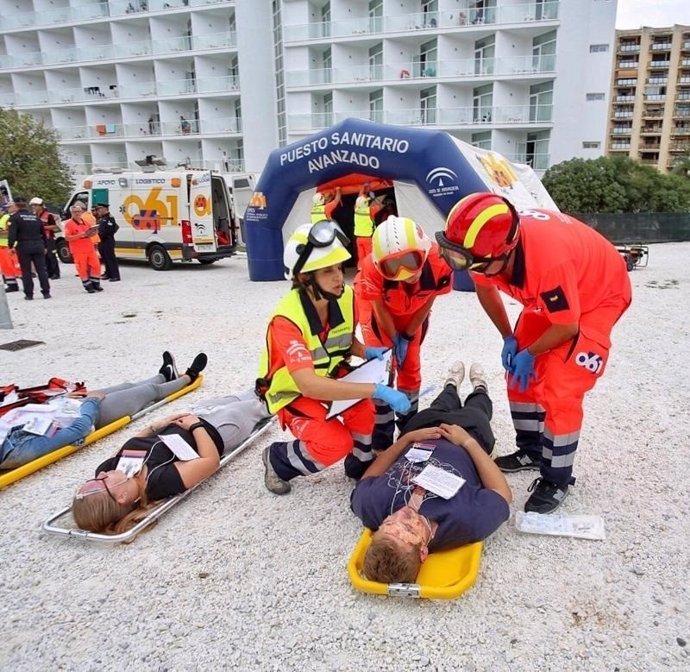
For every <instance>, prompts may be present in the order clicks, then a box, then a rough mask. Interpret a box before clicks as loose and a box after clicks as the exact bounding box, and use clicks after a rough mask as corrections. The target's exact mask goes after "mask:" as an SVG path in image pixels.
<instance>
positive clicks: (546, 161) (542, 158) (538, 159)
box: [508, 152, 551, 170]
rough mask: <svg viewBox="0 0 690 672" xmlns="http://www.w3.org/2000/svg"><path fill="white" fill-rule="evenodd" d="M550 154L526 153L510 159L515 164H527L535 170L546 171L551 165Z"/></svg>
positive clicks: (519, 153)
mask: <svg viewBox="0 0 690 672" xmlns="http://www.w3.org/2000/svg"><path fill="white" fill-rule="evenodd" d="M550 158H551V155H550V154H544V153H536V154H527V153H526V152H518V153H517V154H514V155H513V156H509V157H508V159H509V160H510V161H512V162H513V163H526V164H527V165H528V166H530V167H532V168H533V169H534V170H546V169H547V168H548V167H549V165H550Z"/></svg>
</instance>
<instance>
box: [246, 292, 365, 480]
mask: <svg viewBox="0 0 690 672" xmlns="http://www.w3.org/2000/svg"><path fill="white" fill-rule="evenodd" d="M293 311H297V312H301V313H302V315H301V316H295V317H294V319H290V317H289V315H290V314H291V313H292V312H293ZM348 313H349V315H348ZM304 316H306V324H308V325H309V326H308V331H309V333H305V332H303V331H302V329H301V328H300V326H298V322H300V321H301V322H303V323H304V321H303V320H302V319H301V318H302V317H304ZM348 324H349V327H348ZM355 324H356V314H355V308H354V296H353V291H352V288H351V287H345V292H344V294H343V296H342V297H340V298H339V299H338V300H331V301H330V303H329V307H328V320H327V323H326V324H322V323H321V320H320V319H319V316H318V314H317V312H316V308H315V307H314V305H313V304H312V302H311V300H310V299H308V298H306V299H303V298H302V297H300V296H299V290H297V289H293V290H291V291H290V293H289V294H288V295H286V296H285V297H284V298H283V300H281V302H280V304H279V306H278V309H277V310H276V312H275V314H274V317H273V318H272V320H271V322H270V323H269V326H268V332H267V335H266V341H267V348H268V361H269V367H268V374H267V375H266V376H265V378H263V379H261V378H260V379H259V380H257V392H258V393H259V394H260V396H263V395H261V392H262V390H261V389H260V388H261V387H262V385H263V384H264V383H266V382H269V381H270V380H271V379H272V378H273V377H274V376H275V375H276V372H278V371H280V370H281V369H283V367H285V368H286V369H287V372H288V373H293V372H294V371H297V370H299V369H303V368H307V367H311V368H314V369H315V371H316V372H317V373H318V371H319V370H321V371H324V367H325V366H327V367H328V370H331V371H332V373H331V374H330V375H331V377H333V378H340V377H342V376H343V375H345V374H346V373H347V372H348V368H347V367H346V366H341V367H338V366H337V365H338V364H340V363H341V362H343V360H344V359H345V355H346V354H347V352H349V347H350V344H351V343H352V337H353V335H354V327H355ZM343 327H347V328H346V329H343ZM338 333H340V336H337V334H338ZM347 334H349V341H348V342H347V343H346V342H345V341H346V340H347V338H346V337H347ZM334 335H336V336H335V338H334V337H333V336H334ZM316 338H317V339H318V341H316V342H315V339H316ZM329 339H330V340H329ZM310 342H311V346H310ZM317 343H318V345H317V347H316V348H314V347H313V346H314V345H316V344H317ZM319 358H320V361H317V362H316V364H317V366H316V367H315V359H317V360H318V359H319ZM326 361H327V362H328V363H326ZM343 363H344V362H343ZM262 375H263V372H262ZM264 391H265V390H264ZM277 396H278V397H279V396H280V395H279V394H278V395H277ZM291 396H295V395H291ZM276 403H277V404H278V406H280V402H276ZM283 403H284V402H283ZM267 406H268V410H269V411H270V412H275V413H276V415H277V416H278V419H279V421H280V423H281V426H282V427H283V429H285V428H287V429H289V430H290V431H291V432H292V434H293V435H294V436H295V439H296V440H295V441H290V442H286V443H277V444H276V443H274V444H273V445H272V447H271V458H272V459H271V462H272V464H273V467H274V469H275V470H276V472H277V473H278V475H279V476H280V478H282V479H283V480H285V481H289V480H291V479H292V478H295V477H297V476H305V475H309V474H314V473H317V472H319V471H322V470H323V469H325V468H326V467H328V466H330V465H331V464H334V463H335V462H337V461H338V460H340V459H342V458H343V457H344V458H346V459H345V472H346V473H347V474H348V475H349V476H351V477H353V478H358V477H359V476H360V475H361V473H362V471H363V467H365V466H367V465H368V463H370V462H371V461H372V460H373V458H374V454H373V452H372V450H371V438H372V432H373V429H374V405H373V402H372V400H371V399H362V400H361V401H360V402H358V403H357V404H355V405H354V406H352V407H350V408H349V409H347V410H346V411H344V412H343V413H342V414H341V415H340V416H338V417H335V418H331V419H330V420H327V419H326V416H327V415H328V403H327V402H323V401H319V400H317V399H311V398H308V397H304V396H302V395H301V394H299V393H297V395H296V397H295V398H294V399H292V400H291V401H290V402H289V403H288V404H287V405H284V406H282V408H278V409H277V410H276V409H275V408H272V407H271V405H270V404H267ZM341 419H342V420H341Z"/></svg>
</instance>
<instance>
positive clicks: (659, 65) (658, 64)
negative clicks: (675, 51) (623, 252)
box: [649, 61, 669, 69]
mask: <svg viewBox="0 0 690 672" xmlns="http://www.w3.org/2000/svg"><path fill="white" fill-rule="evenodd" d="M649 67H650V69H664V68H668V67H669V61H650V62H649Z"/></svg>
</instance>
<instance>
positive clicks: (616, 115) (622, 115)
mask: <svg viewBox="0 0 690 672" xmlns="http://www.w3.org/2000/svg"><path fill="white" fill-rule="evenodd" d="M632 117H633V113H632V112H614V113H613V118H614V119H632Z"/></svg>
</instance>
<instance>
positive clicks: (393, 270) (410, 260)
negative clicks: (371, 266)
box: [379, 250, 424, 280]
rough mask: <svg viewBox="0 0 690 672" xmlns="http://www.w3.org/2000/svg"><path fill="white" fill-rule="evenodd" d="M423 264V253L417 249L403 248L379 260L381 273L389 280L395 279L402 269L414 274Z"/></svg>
mask: <svg viewBox="0 0 690 672" xmlns="http://www.w3.org/2000/svg"><path fill="white" fill-rule="evenodd" d="M423 265H424V254H423V253H422V252H420V251H419V250H405V251H404V252H400V253H398V254H396V255H392V256H390V257H386V258H385V259H382V260H381V261H379V268H380V269H381V274H382V275H383V276H384V277H385V278H388V279H389V280H396V279H397V278H398V277H399V276H400V275H401V274H402V273H403V272H404V271H409V272H410V273H412V274H414V273H416V272H417V271H419V270H420V269H421V268H422V266H423Z"/></svg>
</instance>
